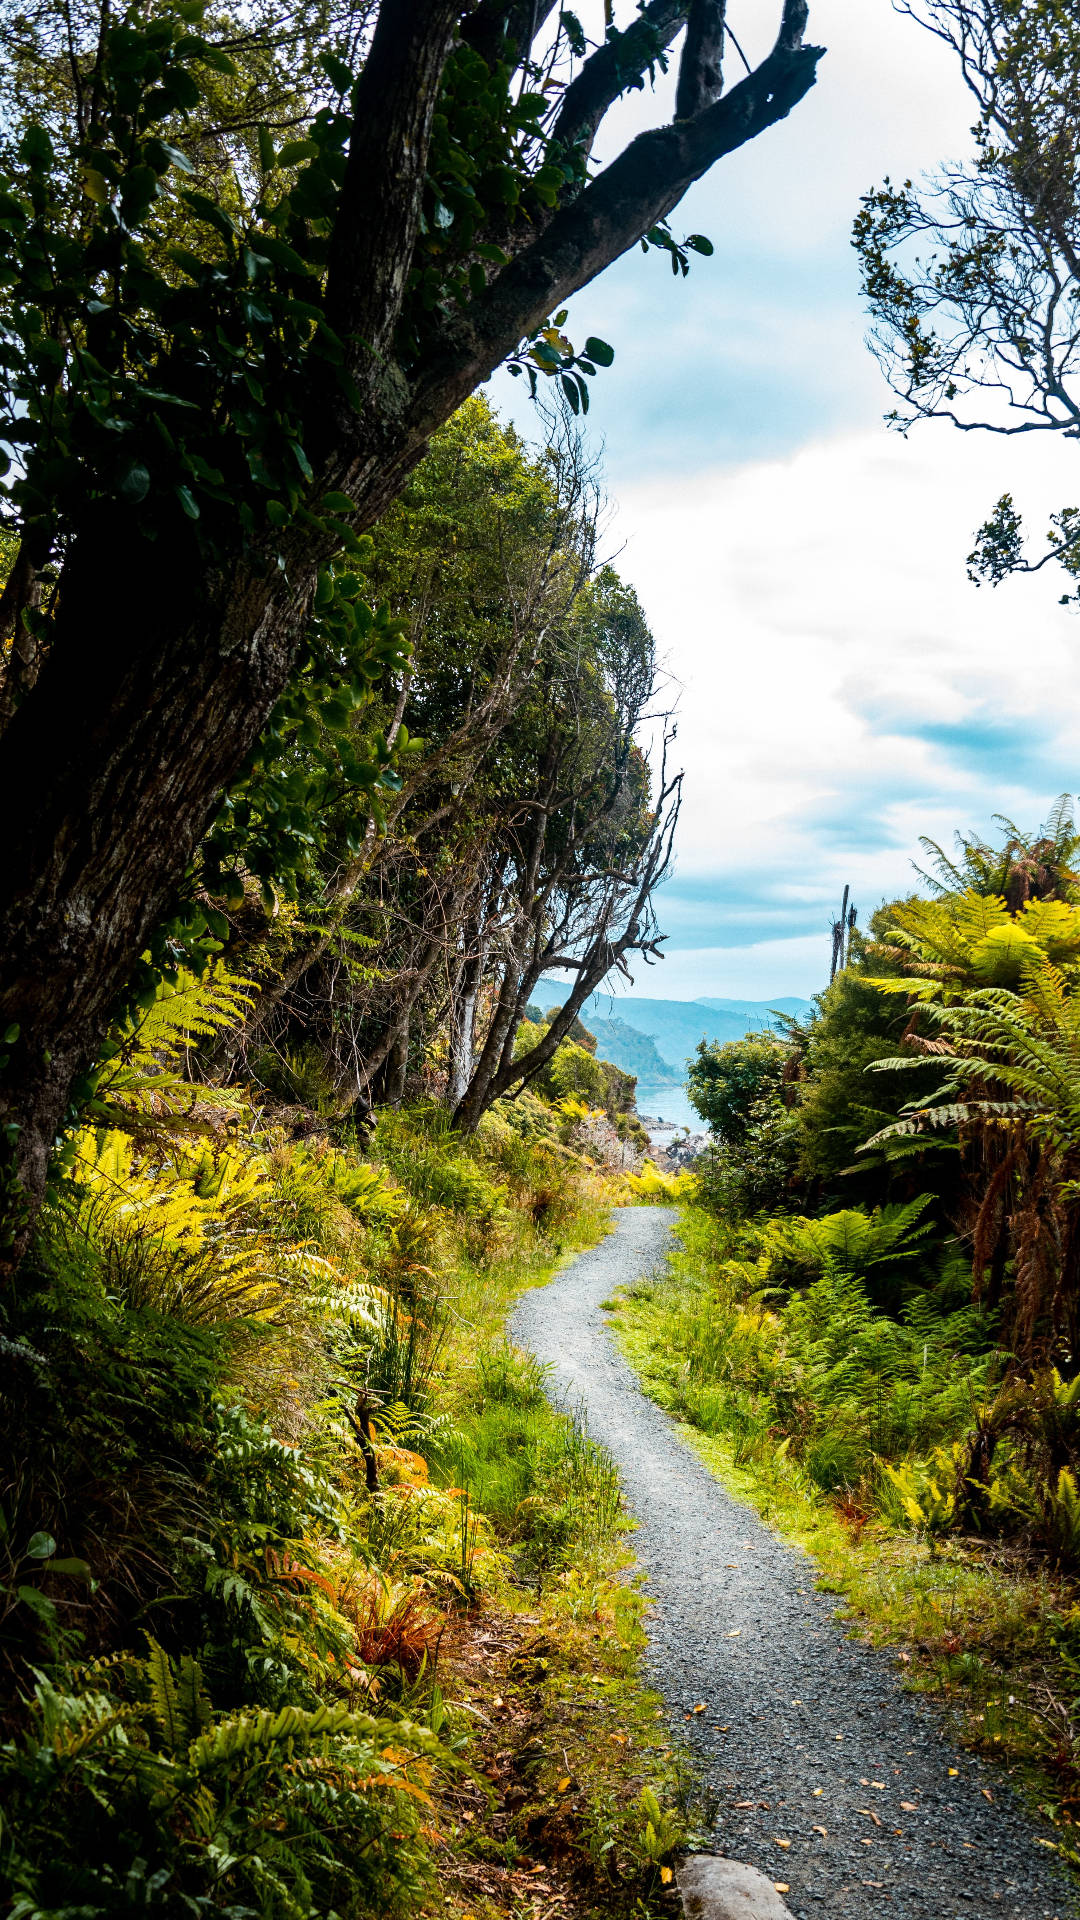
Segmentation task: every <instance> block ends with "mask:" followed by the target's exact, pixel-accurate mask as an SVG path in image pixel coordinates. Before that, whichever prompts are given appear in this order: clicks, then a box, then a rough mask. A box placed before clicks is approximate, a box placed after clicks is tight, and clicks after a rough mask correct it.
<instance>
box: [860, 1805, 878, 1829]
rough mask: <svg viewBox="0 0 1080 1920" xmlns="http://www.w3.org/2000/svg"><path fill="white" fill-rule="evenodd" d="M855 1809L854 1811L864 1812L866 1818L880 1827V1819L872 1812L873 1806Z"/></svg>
mask: <svg viewBox="0 0 1080 1920" xmlns="http://www.w3.org/2000/svg"><path fill="white" fill-rule="evenodd" d="M855 1811H856V1813H865V1815H866V1817H867V1819H868V1820H872V1821H873V1823H874V1825H875V1827H880V1825H881V1821H880V1819H879V1817H878V1815H877V1814H876V1813H875V1812H874V1809H873V1807H856V1809H855Z"/></svg>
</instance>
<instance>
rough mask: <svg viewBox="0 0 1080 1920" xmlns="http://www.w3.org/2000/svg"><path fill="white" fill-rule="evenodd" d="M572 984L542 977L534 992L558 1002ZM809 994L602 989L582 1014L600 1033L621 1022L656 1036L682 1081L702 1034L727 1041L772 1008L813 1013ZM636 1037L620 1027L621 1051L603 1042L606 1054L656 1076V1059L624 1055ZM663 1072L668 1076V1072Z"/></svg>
mask: <svg viewBox="0 0 1080 1920" xmlns="http://www.w3.org/2000/svg"><path fill="white" fill-rule="evenodd" d="M567 992H568V988H567V987H566V986H565V985H564V983H563V982H561V981H554V980H549V981H545V982H543V985H542V992H541V989H538V990H537V992H536V994H535V995H534V996H533V997H534V999H537V1000H539V999H540V998H541V997H542V998H543V1001H544V1005H545V1006H551V1005H552V1003H553V1002H554V1001H559V1002H560V1003H561V1002H562V1001H563V1000H565V999H566V996H567ZM811 1004H812V1003H811V1002H810V1001H809V1000H799V999H795V998H793V997H792V996H791V995H788V996H786V997H785V998H783V999H776V1000H713V999H708V1000H645V999H640V1000H639V999H638V998H637V996H636V995H635V994H632V993H628V994H625V995H624V994H619V995H618V997H616V996H614V995H611V994H606V993H600V994H594V995H593V996H592V999H591V1000H588V1001H586V1003H585V1005H584V1007H583V1008H582V1010H581V1017H582V1019H583V1020H584V1022H585V1025H586V1026H587V1027H588V1029H589V1031H590V1033H595V1034H596V1037H597V1039H598V1040H599V1039H600V1037H601V1036H600V1031H599V1030H600V1027H601V1025H604V1024H606V1025H608V1026H618V1027H619V1028H620V1029H629V1031H630V1032H633V1033H637V1034H639V1035H641V1036H642V1037H643V1038H644V1039H646V1040H651V1041H652V1042H653V1045H654V1048H655V1051H656V1053H657V1054H658V1055H659V1058H660V1063H661V1066H662V1067H667V1068H668V1070H669V1072H671V1071H673V1073H674V1081H675V1082H681V1081H682V1079H683V1078H684V1076H685V1073H686V1062H687V1060H688V1058H689V1056H690V1055H691V1054H692V1053H693V1051H694V1049H695V1047H696V1046H697V1044H698V1041H699V1040H718V1041H720V1042H721V1044H723V1042H724V1041H727V1040H741V1039H742V1037H743V1034H744V1033H747V1032H748V1031H751V1030H752V1029H754V1028H760V1027H771V1026H774V1025H775V1024H776V1022H775V1018H774V1015H773V1012H772V1009H773V1008H776V1009H778V1010H779V1011H780V1012H781V1013H794V1014H799V1013H809V1012H810V1011H811ZM633 1044H634V1043H633V1042H632V1041H630V1040H629V1039H628V1038H627V1037H626V1034H625V1033H623V1032H620V1033H619V1034H618V1035H616V1036H615V1037H614V1039H613V1041H612V1045H617V1046H618V1047H619V1048H620V1053H619V1054H616V1053H614V1052H612V1051H609V1047H608V1045H607V1043H606V1042H605V1044H604V1045H602V1046H601V1049H600V1051H601V1052H602V1054H603V1056H604V1058H605V1059H609V1060H613V1061H614V1062H615V1065H616V1066H621V1067H624V1068H625V1070H626V1071H627V1072H629V1073H637V1074H638V1076H639V1078H640V1079H642V1080H647V1081H653V1082H656V1081H657V1080H658V1078H659V1076H658V1074H657V1071H656V1067H655V1064H654V1065H653V1067H652V1068H651V1069H650V1068H648V1067H646V1066H645V1065H644V1064H642V1065H641V1066H640V1067H637V1066H632V1065H631V1064H630V1061H629V1059H628V1058H627V1059H624V1058H623V1057H621V1055H622V1049H623V1048H629V1047H630V1046H632V1045H633ZM664 1077H665V1078H667V1077H668V1076H667V1075H665V1076H664Z"/></svg>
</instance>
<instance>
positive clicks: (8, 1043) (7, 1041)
mask: <svg viewBox="0 0 1080 1920" xmlns="http://www.w3.org/2000/svg"><path fill="white" fill-rule="evenodd" d="M21 1032H22V1028H21V1027H20V1025H19V1023H18V1021H17V1020H13V1021H12V1022H11V1025H10V1026H8V1027H5V1028H4V1045H5V1047H13V1046H14V1045H15V1042H16V1040H17V1039H18V1037H19V1035H20V1033H21Z"/></svg>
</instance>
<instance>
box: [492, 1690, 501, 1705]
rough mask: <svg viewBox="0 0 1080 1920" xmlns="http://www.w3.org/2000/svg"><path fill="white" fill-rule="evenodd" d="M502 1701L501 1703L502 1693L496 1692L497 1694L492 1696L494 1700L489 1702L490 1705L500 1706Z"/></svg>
mask: <svg viewBox="0 0 1080 1920" xmlns="http://www.w3.org/2000/svg"><path fill="white" fill-rule="evenodd" d="M502 1703H503V1697H502V1694H501V1693H497V1694H496V1695H495V1698H494V1700H493V1701H492V1703H491V1704H492V1706H493V1707H501V1706H502Z"/></svg>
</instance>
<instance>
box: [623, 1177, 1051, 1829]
mask: <svg viewBox="0 0 1080 1920" xmlns="http://www.w3.org/2000/svg"><path fill="white" fill-rule="evenodd" d="M680 1235H681V1238H682V1243H683V1245H682V1249H681V1250H680V1251H678V1252H676V1253H675V1254H674V1255H673V1257H672V1259H671V1262H670V1267H669V1270H668V1271H667V1272H666V1273H663V1274H659V1275H656V1276H653V1277H651V1278H649V1279H647V1280H645V1281H643V1282H639V1283H637V1284H636V1285H635V1286H633V1287H631V1288H629V1289H627V1290H626V1291H625V1292H624V1293H623V1294H622V1295H621V1297H620V1300H619V1303H618V1308H617V1313H616V1323H615V1325H616V1336H617V1338H618V1340H619V1342H620V1345H621V1346H622V1349H623V1351H624V1352H625V1354H626V1356H627V1358H628V1359H629V1360H630V1362H631V1364H632V1365H633V1366H634V1368H635V1369H636V1371H637V1373H638V1375H639V1377H640V1378H641V1381H642V1384H643V1386H644V1388H645V1390H646V1392H648V1393H649V1394H650V1396H651V1397H652V1398H653V1399H654V1400H656V1401H657V1402H658V1403H659V1404H660V1405H661V1406H663V1407H665V1408H666V1409H667V1410H668V1411H669V1412H670V1413H672V1414H673V1415H674V1416H675V1418H676V1419H677V1420H678V1421H679V1423H680V1427H681V1431H682V1433H683V1436H684V1438H685V1439H686V1440H687V1441H688V1442H689V1444H690V1445H691V1446H692V1447H693V1448H694V1450H695V1451H696V1452H697V1454H698V1455H699V1457H700V1458H701V1459H702V1460H703V1462H704V1463H705V1465H706V1466H707V1467H708V1468H709V1470H710V1471H711V1472H712V1473H714V1474H715V1475H716V1477H717V1478H718V1479H719V1480H721V1481H722V1482H723V1484H724V1485H725V1486H727V1487H728V1488H729V1490H730V1491H731V1492H732V1493H734V1494H735V1495H736V1496H737V1497H739V1498H741V1499H743V1500H745V1501H747V1502H748V1504H750V1505H752V1506H753V1507H755V1508H756V1510H757V1511H758V1512H759V1513H760V1514H761V1516H762V1518H763V1519H764V1520H766V1521H768V1522H769V1523H770V1524H771V1525H772V1526H774V1527H775V1528H776V1529H777V1531H778V1532H779V1533H780V1534H781V1535H782V1536H783V1537H784V1538H785V1539H788V1540H791V1541H794V1542H797V1543H798V1544H799V1545H801V1546H803V1547H805V1548H806V1549H807V1550H808V1551H809V1552H810V1553H811V1554H812V1555H813V1556H814V1558H815V1559H816V1560H817V1562H818V1565H819V1567H820V1568H821V1577H820V1579H819V1582H818V1584H819V1586H820V1587H822V1588H823V1589H825V1590H826V1591H830V1592H835V1593H837V1594H840V1595H842V1596H843V1598H844V1600H845V1602H846V1614H845V1617H846V1618H847V1619H848V1621H849V1622H850V1630H851V1631H852V1632H853V1633H854V1634H856V1635H858V1636H859V1637H862V1638H865V1639H867V1640H869V1641H871V1642H872V1643H873V1644H875V1645H881V1646H889V1647H892V1648H894V1649H895V1651H896V1654H897V1659H898V1664H899V1665H900V1666H901V1667H902V1669H903V1673H904V1677H905V1681H906V1683H907V1684H908V1685H910V1686H912V1687H913V1688H915V1689H917V1690H919V1691H920V1692H923V1693H925V1694H927V1695H928V1696H930V1697H932V1698H934V1699H935V1700H937V1701H939V1702H940V1703H941V1704H942V1705H943V1706H945V1707H946V1708H948V1709H949V1710H950V1712H951V1713H952V1714H953V1715H954V1716H955V1719H956V1722H957V1726H958V1731H959V1733H960V1735H961V1737H962V1738H963V1739H964V1740H965V1742H966V1743H968V1744H969V1745H971V1746H972V1747H975V1748H977V1749H978V1750H980V1751H981V1752H983V1753H984V1754H986V1755H988V1756H993V1757H995V1758H998V1759H1000V1760H1001V1761H1002V1762H1003V1763H1004V1764H1005V1765H1006V1766H1007V1767H1008V1768H1009V1769H1010V1771H1012V1772H1014V1773H1015V1775H1016V1777H1017V1780H1018V1782H1022V1783H1023V1785H1024V1786H1025V1787H1026V1788H1027V1790H1028V1791H1029V1793H1030V1794H1031V1796H1032V1798H1033V1801H1034V1804H1035V1806H1036V1807H1037V1809H1038V1810H1039V1812H1040V1813H1041V1815H1042V1816H1043V1818H1044V1819H1046V1820H1047V1821H1048V1822H1050V1823H1051V1824H1052V1826H1053V1827H1054V1828H1055V1829H1056V1834H1055V1841H1054V1844H1055V1845H1057V1846H1059V1847H1060V1850H1061V1851H1062V1853H1063V1855H1064V1856H1065V1857H1066V1858H1067V1859H1069V1860H1070V1861H1072V1862H1073V1864H1074V1865H1080V1852H1078V1851H1077V1849H1076V1848H1075V1847H1074V1844H1073V1838H1072V1832H1071V1831H1070V1830H1071V1829H1072V1827H1073V1825H1074V1822H1076V1821H1078V1820H1080V1726H1078V1725H1077V1723H1076V1720H1075V1719H1074V1703H1075V1702H1076V1700H1077V1695H1078V1693H1080V1590H1078V1588H1077V1585H1076V1583H1075V1581H1074V1580H1072V1579H1069V1578H1066V1577H1065V1576H1063V1575H1061V1574H1059V1573H1056V1572H1055V1571H1054V1570H1053V1569H1052V1568H1051V1567H1050V1566H1049V1565H1048V1564H1047V1561H1046V1559H1045V1557H1044V1556H1041V1555H1036V1554H1033V1553H1031V1552H1030V1551H1028V1550H1026V1549H1024V1548H1022V1547H1019V1546H1015V1545H1010V1544H1009V1543H1007V1542H1002V1541H994V1540H986V1539H980V1538H977V1537H969V1536H963V1535H954V1534H950V1535H947V1536H943V1537H940V1538H938V1537H935V1536H933V1535H931V1534H928V1533H927V1532H926V1531H912V1530H911V1529H910V1528H906V1527H901V1526H898V1525H897V1524H895V1521H893V1520H891V1519H890V1517H889V1515H888V1513H887V1512H886V1511H885V1510H883V1508H882V1505H881V1504H879V1503H877V1502H876V1501H875V1500H874V1498H873V1487H874V1484H875V1483H874V1479H873V1476H872V1475H868V1474H865V1473H864V1474H863V1475H862V1478H861V1480H860V1481H859V1483H858V1484H856V1485H855V1486H854V1487H852V1486H851V1485H846V1486H845V1485H844V1484H843V1478H842V1475H841V1476H840V1477H839V1478H838V1479H837V1481H836V1482H834V1483H833V1484H832V1485H831V1487H830V1486H829V1485H822V1484H820V1481H819V1479H818V1478H816V1477H815V1469H816V1472H817V1474H819V1475H820V1474H821V1473H822V1469H823V1451H824V1449H823V1442H822V1436H826V1435H827V1434H828V1432H829V1422H828V1420H827V1419H826V1417H825V1412H824V1410H823V1409H821V1408H818V1409H817V1414H818V1416H819V1417H818V1419H817V1422H816V1424H815V1422H814V1421H813V1420H812V1419H808V1418H807V1417H806V1416H805V1415H803V1416H801V1417H800V1416H799V1414H798V1412H797V1410H792V1411H791V1413H789V1423H788V1424H785V1423H784V1419H783V1415H784V1412H785V1402H784V1399H783V1396H782V1394H780V1395H778V1393H777V1344H778V1342H777V1322H776V1318H775V1315H774V1314H772V1313H771V1312H770V1311H769V1310H768V1308H766V1307H765V1306H763V1305H762V1304H761V1303H760V1302H754V1301H753V1300H749V1299H746V1298H745V1297H740V1295H739V1293H738V1290H737V1289H735V1288H733V1287H732V1286H731V1285H730V1284H729V1282H730V1274H729V1276H728V1282H725V1279H724V1276H723V1274H722V1273H721V1272H720V1271H719V1265H720V1258H721V1257H722V1249H723V1247H724V1245H725V1240H724V1237H723V1235H722V1233H721V1232H720V1231H719V1230H718V1227H717V1223H716V1222H715V1221H714V1220H713V1219H711V1218H710V1217H709V1216H707V1215H704V1214H703V1213H702V1212H701V1211H700V1210H698V1209H695V1208H690V1209H687V1210H686V1212H685V1213H684V1215H683V1218H682V1221H681V1224H680ZM811 1412H813V1410H811ZM840 1431H841V1434H843V1432H844V1427H843V1424H842V1422H841V1423H840ZM815 1436H816V1438H817V1445H818V1453H817V1456H816V1457H815V1454H814V1442H815ZM793 1439H794V1444H793ZM861 1440H862V1447H863V1450H864V1451H865V1449H866V1448H867V1447H870V1450H871V1451H872V1447H871V1443H870V1440H868V1439H867V1437H866V1433H865V1429H864V1433H863V1435H862V1436H861Z"/></svg>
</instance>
